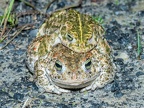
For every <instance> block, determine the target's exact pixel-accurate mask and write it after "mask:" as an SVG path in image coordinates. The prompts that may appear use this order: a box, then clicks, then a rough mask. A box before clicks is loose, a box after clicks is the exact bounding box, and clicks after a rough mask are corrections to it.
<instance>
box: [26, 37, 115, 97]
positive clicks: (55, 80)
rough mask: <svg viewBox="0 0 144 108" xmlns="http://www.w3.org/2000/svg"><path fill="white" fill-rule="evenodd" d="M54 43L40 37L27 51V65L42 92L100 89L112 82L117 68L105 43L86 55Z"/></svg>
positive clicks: (49, 38) (98, 44) (101, 41)
mask: <svg viewBox="0 0 144 108" xmlns="http://www.w3.org/2000/svg"><path fill="white" fill-rule="evenodd" d="M55 40H56V39H55V38H51V36H49V35H45V36H41V37H37V38H36V39H35V40H34V41H33V42H32V43H31V44H30V45H29V47H28V51H27V65H28V67H29V69H30V71H31V72H33V74H34V76H35V77H34V78H35V81H36V84H37V85H38V86H39V87H40V88H42V89H44V90H45V91H47V92H54V93H57V94H60V93H62V92H69V90H68V89H80V88H83V89H82V90H81V91H85V90H89V89H96V88H101V87H103V86H104V85H106V84H107V83H109V82H110V81H112V80H113V77H114V73H115V65H114V64H113V61H112V58H111V56H110V47H109V46H108V44H107V42H106V41H105V40H104V39H98V43H97V47H95V48H94V49H92V50H91V51H88V52H83V53H78V52H74V51H73V50H71V49H69V48H67V47H66V46H64V45H62V44H61V43H59V44H56V45H53V43H55V42H54V41H55Z"/></svg>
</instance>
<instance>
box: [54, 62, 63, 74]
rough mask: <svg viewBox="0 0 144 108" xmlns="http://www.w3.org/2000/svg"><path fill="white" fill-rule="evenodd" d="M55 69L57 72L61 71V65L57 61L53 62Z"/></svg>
mask: <svg viewBox="0 0 144 108" xmlns="http://www.w3.org/2000/svg"><path fill="white" fill-rule="evenodd" d="M55 68H56V70H57V71H62V64H61V62H60V61H58V60H57V61H56V62H55Z"/></svg>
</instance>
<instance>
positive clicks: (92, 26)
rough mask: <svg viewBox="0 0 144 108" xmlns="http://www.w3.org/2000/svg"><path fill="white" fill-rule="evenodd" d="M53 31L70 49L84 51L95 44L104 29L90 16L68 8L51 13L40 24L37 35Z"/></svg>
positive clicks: (48, 33)
mask: <svg viewBox="0 0 144 108" xmlns="http://www.w3.org/2000/svg"><path fill="white" fill-rule="evenodd" d="M53 33H55V34H56V36H57V37H59V38H60V41H61V43H62V44H63V45H65V46H67V47H68V48H70V49H71V50H73V51H75V52H86V51H89V50H91V49H92V48H94V47H95V46H96V45H97V42H98V41H97V40H98V39H99V38H102V35H103V34H104V29H103V27H102V26H101V25H99V24H98V23H97V22H96V21H95V20H93V18H92V17H91V16H89V15H86V14H80V13H79V12H78V11H75V10H72V9H70V10H67V11H66V10H62V11H58V12H55V13H53V14H52V15H51V16H50V17H49V18H48V19H47V20H46V22H45V23H44V24H43V25H42V26H41V28H40V29H39V32H38V34H37V36H43V35H45V34H47V35H50V34H53Z"/></svg>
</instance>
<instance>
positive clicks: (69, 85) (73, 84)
mask: <svg viewBox="0 0 144 108" xmlns="http://www.w3.org/2000/svg"><path fill="white" fill-rule="evenodd" d="M96 77H97V75H96V76H93V77H91V78H89V79H84V80H78V79H77V80H59V79H53V78H52V82H53V83H54V84H55V85H57V86H59V87H61V88H65V89H81V88H84V87H86V86H88V85H91V83H92V82H93V81H94V80H95V79H96Z"/></svg>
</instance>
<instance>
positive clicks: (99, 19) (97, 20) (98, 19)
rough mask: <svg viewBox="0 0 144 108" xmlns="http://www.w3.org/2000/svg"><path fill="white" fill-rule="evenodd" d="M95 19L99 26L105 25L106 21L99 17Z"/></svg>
mask: <svg viewBox="0 0 144 108" xmlns="http://www.w3.org/2000/svg"><path fill="white" fill-rule="evenodd" d="M93 19H94V20H95V21H96V22H98V23H99V24H103V23H104V20H103V19H102V17H100V16H98V17H93Z"/></svg>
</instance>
